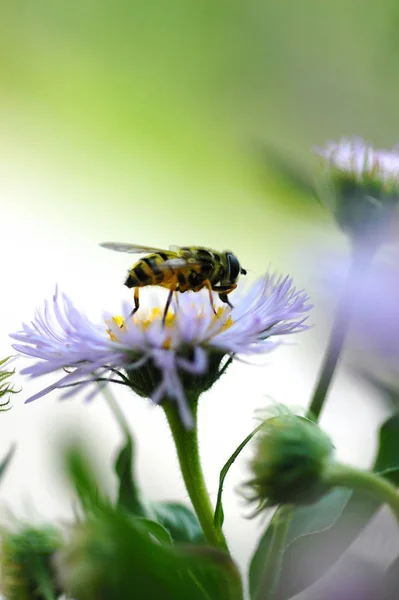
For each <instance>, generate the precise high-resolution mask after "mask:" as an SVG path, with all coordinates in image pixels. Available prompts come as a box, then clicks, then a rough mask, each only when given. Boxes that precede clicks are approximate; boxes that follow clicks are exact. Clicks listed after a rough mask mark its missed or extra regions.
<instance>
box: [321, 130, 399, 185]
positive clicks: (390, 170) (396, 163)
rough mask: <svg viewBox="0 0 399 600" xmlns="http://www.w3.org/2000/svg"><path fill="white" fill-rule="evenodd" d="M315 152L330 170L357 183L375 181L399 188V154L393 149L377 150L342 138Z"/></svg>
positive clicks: (363, 143)
mask: <svg viewBox="0 0 399 600" xmlns="http://www.w3.org/2000/svg"><path fill="white" fill-rule="evenodd" d="M314 150H315V152H316V154H318V155H319V156H321V157H322V158H324V159H326V163H327V165H328V166H329V168H330V169H337V170H338V171H342V172H345V173H347V174H350V175H353V176H354V177H355V178H356V179H357V180H358V181H359V182H361V181H363V180H364V179H365V178H375V179H379V180H381V181H382V182H385V183H389V182H392V183H394V184H395V185H396V186H398V185H399V152H398V151H397V150H396V149H394V150H376V149H375V148H373V147H372V146H370V145H369V144H367V143H366V142H365V141H364V140H362V139H361V138H342V139H341V140H340V141H339V142H333V141H330V142H327V144H326V145H325V147H324V148H315V149H314Z"/></svg>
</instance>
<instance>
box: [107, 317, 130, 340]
mask: <svg viewBox="0 0 399 600" xmlns="http://www.w3.org/2000/svg"><path fill="white" fill-rule="evenodd" d="M112 323H113V324H114V325H116V326H117V327H118V328H119V329H120V330H121V331H126V324H125V319H124V318H123V317H120V316H119V315H117V316H115V317H112ZM106 332H107V333H108V335H109V337H110V338H111V340H112V341H113V342H118V341H119V340H118V338H117V337H116V335H115V333H114V332H113V331H111V329H110V328H108V329H107V330H106Z"/></svg>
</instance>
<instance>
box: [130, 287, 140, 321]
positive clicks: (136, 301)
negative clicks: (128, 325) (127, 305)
mask: <svg viewBox="0 0 399 600" xmlns="http://www.w3.org/2000/svg"><path fill="white" fill-rule="evenodd" d="M139 289H140V288H138V287H136V288H134V309H133V310H132V312H131V313H130V315H129V317H132V316H133V315H134V313H136V312H137V311H138V309H139V307H140V301H139Z"/></svg>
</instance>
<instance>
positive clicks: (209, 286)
mask: <svg viewBox="0 0 399 600" xmlns="http://www.w3.org/2000/svg"><path fill="white" fill-rule="evenodd" d="M204 286H205V287H206V288H207V289H208V293H209V301H210V303H211V306H212V310H213V312H214V313H215V315H216V314H217V312H216V309H215V306H214V304H213V296H212V284H211V282H210V281H209V279H205V281H204Z"/></svg>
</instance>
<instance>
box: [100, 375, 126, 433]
mask: <svg viewBox="0 0 399 600" xmlns="http://www.w3.org/2000/svg"><path fill="white" fill-rule="evenodd" d="M103 395H104V398H105V400H106V401H107V404H108V406H109V408H110V410H111V411H112V413H113V415H114V417H115V419H116V421H117V423H118V425H119V427H120V428H121V431H122V432H123V434H124V435H125V437H126V438H127V439H128V438H130V430H129V425H128V422H127V421H126V419H125V415H124V414H123V412H122V411H121V409H120V407H119V404H118V402H117V401H116V399H115V397H114V395H113V393H112V392H111V390H110V389H109V386H108V385H107V386H105V387H104V388H103Z"/></svg>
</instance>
